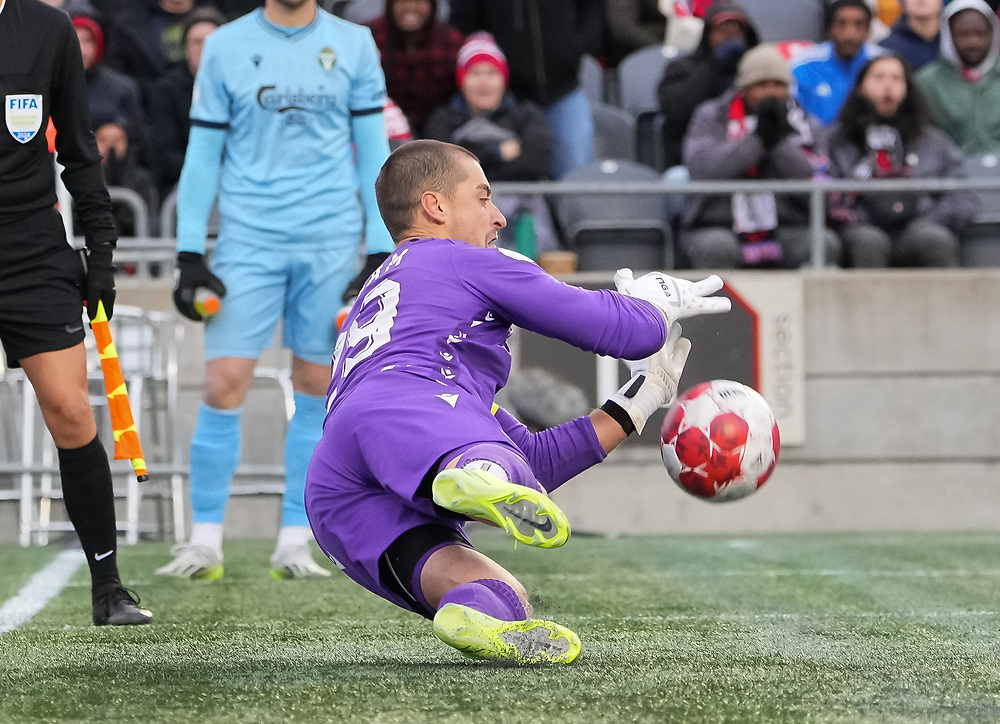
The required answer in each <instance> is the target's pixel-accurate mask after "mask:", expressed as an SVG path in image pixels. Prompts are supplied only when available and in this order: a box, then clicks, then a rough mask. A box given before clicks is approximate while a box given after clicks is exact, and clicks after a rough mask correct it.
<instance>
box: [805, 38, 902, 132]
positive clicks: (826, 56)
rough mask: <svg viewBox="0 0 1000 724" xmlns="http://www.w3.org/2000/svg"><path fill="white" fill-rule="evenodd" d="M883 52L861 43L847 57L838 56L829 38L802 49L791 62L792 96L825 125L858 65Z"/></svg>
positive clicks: (833, 116) (834, 114)
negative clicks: (859, 46) (853, 54)
mask: <svg viewBox="0 0 1000 724" xmlns="http://www.w3.org/2000/svg"><path fill="white" fill-rule="evenodd" d="M884 53H885V51H884V50H883V49H882V48H880V47H879V46H877V45H872V44H871V43H865V44H864V45H863V46H862V47H861V50H859V51H858V54H857V55H855V56H854V58H852V59H851V60H843V59H842V58H840V57H838V56H837V54H836V52H835V51H834V49H833V43H831V42H830V41H829V40H827V41H826V42H823V43H819V44H818V45H816V46H814V47H812V48H808V49H806V50H803V51H802V52H801V53H799V54H798V55H797V56H796V57H795V58H794V60H793V61H792V66H791V70H792V78H793V79H794V80H795V86H796V87H795V99H796V100H797V101H798V102H799V105H800V106H802V107H803V108H804V109H805V110H806V111H807V112H808V113H810V114H812V115H813V116H815V117H816V118H818V119H819V120H820V122H821V123H822V124H823V125H824V126H829V125H830V124H831V123H833V121H834V120H836V118H837V114H838V113H840V107H841V106H842V105H843V104H844V100H845V99H846V98H847V95H848V94H849V93H850V92H851V90H852V89H853V88H854V80H855V78H857V77H858V72H859V71H860V70H861V68H862V66H863V65H864V64H865V63H867V62H868V61H869V60H870V59H871V58H874V57H875V56H877V55H883V54H884Z"/></svg>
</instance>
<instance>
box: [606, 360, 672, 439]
mask: <svg viewBox="0 0 1000 724" xmlns="http://www.w3.org/2000/svg"><path fill="white" fill-rule="evenodd" d="M676 391H677V385H676V383H674V381H673V380H671V379H670V378H664V377H660V376H659V375H657V374H655V373H651V372H639V373H637V374H635V375H633V376H632V379H630V380H629V381H628V382H627V383H626V384H625V386H624V387H622V388H621V389H620V390H618V392H616V393H615V394H613V395H612V396H611V397H609V398H608V402H612V403H614V404H615V405H617V406H618V407H620V408H621V409H622V410H623V411H624V412H625V414H627V415H628V417H629V419H630V420H631V421H632V424H633V425H634V426H635V429H636V431H637V432H638V433H640V434H642V428H643V427H645V426H646V420H648V419H649V417H650V416H651V415H652V414H653V413H654V412H656V411H657V410H659V409H660V408H661V407H663V406H664V405H665V404H667V402H669V401H670V400H671V399H672V398H673V396H674V393H675V392H676ZM623 427H624V426H623ZM625 432H626V433H628V432H631V431H630V430H625Z"/></svg>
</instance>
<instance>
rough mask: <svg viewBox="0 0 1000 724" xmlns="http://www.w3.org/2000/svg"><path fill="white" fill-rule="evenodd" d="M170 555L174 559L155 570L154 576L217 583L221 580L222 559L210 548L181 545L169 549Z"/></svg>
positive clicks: (222, 570)
mask: <svg viewBox="0 0 1000 724" xmlns="http://www.w3.org/2000/svg"><path fill="white" fill-rule="evenodd" d="M170 555H172V556H176V557H175V558H174V560H172V561H170V563H168V564H167V565H165V566H161V567H160V568H157V569H156V575H158V576H174V577H175V578H189V579H191V580H192V581H218V580H219V579H220V578H222V574H223V572H224V569H223V568H222V558H220V557H219V555H218V554H217V553H216V552H215V551H213V550H212V549H211V548H206V547H205V546H193V545H189V544H184V543H181V544H179V545H175V546H174V547H173V548H171V549H170Z"/></svg>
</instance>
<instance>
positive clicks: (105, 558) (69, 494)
mask: <svg viewBox="0 0 1000 724" xmlns="http://www.w3.org/2000/svg"><path fill="white" fill-rule="evenodd" d="M59 472H60V473H61V475H62V489H63V502H64V503H65V504H66V513H67V514H68V515H69V519H70V520H71V521H72V523H73V527H74V528H75V529H76V534H77V535H78V536H79V537H80V544H81V545H82V546H83V552H84V553H86V555H87V565H89V566H90V580H91V584H92V587H93V590H95V591H97V590H99V589H101V588H103V587H104V586H107V585H111V584H117V583H118V582H119V580H120V579H119V577H118V562H117V560H116V559H117V557H118V555H117V551H118V531H117V529H116V527H115V497H114V491H113V490H112V484H111V466H110V465H109V464H108V454H107V453H106V452H105V450H104V446H103V445H102V444H101V441H100V440H99V439H98V438H97V437H94V439H93V440H91V441H90V442H89V443H87V444H86V445H84V446H83V447H78V448H73V449H71V450H64V449H62V448H59Z"/></svg>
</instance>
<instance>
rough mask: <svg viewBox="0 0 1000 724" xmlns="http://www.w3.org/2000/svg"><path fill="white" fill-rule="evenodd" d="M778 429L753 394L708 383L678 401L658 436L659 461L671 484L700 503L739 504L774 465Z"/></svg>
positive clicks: (730, 385) (732, 385)
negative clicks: (729, 502)
mask: <svg viewBox="0 0 1000 724" xmlns="http://www.w3.org/2000/svg"><path fill="white" fill-rule="evenodd" d="M780 447H781V442H780V439H779V437H778V425H777V423H776V422H775V421H774V415H773V414H772V413H771V408H770V407H769V406H768V404H767V402H766V401H765V400H764V398H763V397H761V396H760V395H759V394H758V393H757V392H756V391H754V390H752V389H751V388H749V387H747V386H746V385H741V384H740V383H739V382H733V381H732V380H712V381H711V382H703V383H701V384H700V385H696V386H695V387H692V388H691V389H690V390H688V391H687V392H685V393H684V394H683V395H681V396H680V397H679V398H678V399H677V402H676V403H675V405H674V406H673V407H672V408H671V409H670V412H668V413H667V417H666V419H664V421H663V428H662V429H661V431H660V455H661V457H662V458H663V465H664V467H666V469H667V472H668V473H669V474H670V477H671V478H672V479H673V481H674V482H675V483H677V484H678V485H679V486H680V487H681V488H682V489H683V490H685V491H687V492H688V493H691V495H694V496H696V497H698V498H703V499H704V500H709V501H711V502H713V503H721V502H724V501H729V500H739V499H740V498H744V497H746V496H747V495H750V493H752V492H754V491H755V490H757V489H758V488H759V487H760V486H761V485H763V484H764V483H765V482H766V481H767V479H768V477H770V475H771V471H773V470H774V466H775V464H776V463H777V462H778V450H779V449H780Z"/></svg>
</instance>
